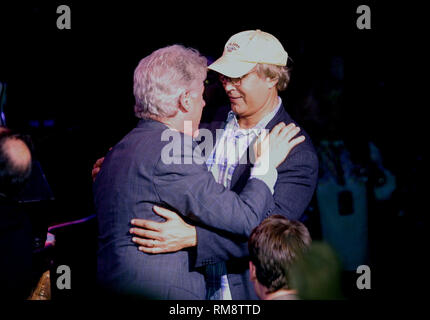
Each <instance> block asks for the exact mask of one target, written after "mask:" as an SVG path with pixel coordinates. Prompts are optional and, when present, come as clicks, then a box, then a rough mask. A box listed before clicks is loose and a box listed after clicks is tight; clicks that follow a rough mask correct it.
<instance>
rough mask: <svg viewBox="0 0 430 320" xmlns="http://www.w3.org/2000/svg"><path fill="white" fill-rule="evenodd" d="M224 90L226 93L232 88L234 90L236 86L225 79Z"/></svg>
mask: <svg viewBox="0 0 430 320" xmlns="http://www.w3.org/2000/svg"><path fill="white" fill-rule="evenodd" d="M224 90H225V92H227V93H228V92H230V91H232V90H236V87H235V86H234V85H233V84H232V83H231V82H230V81H227V82H226V83H224Z"/></svg>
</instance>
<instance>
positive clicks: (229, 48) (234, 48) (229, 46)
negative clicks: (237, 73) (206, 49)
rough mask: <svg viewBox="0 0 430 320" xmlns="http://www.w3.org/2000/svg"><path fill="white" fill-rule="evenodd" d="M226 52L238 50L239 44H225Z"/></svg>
mask: <svg viewBox="0 0 430 320" xmlns="http://www.w3.org/2000/svg"><path fill="white" fill-rule="evenodd" d="M226 49H227V52H232V51H233V50H238V49H240V46H239V45H238V44H237V43H236V42H230V43H229V44H228V45H227V46H226Z"/></svg>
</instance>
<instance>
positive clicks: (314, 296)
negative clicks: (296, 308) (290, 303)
mask: <svg viewBox="0 0 430 320" xmlns="http://www.w3.org/2000/svg"><path fill="white" fill-rule="evenodd" d="M341 271H342V268H341V263H340V260H339V258H338V257H337V255H336V253H335V252H334V250H333V249H332V248H331V247H330V245H328V244H326V243H323V242H313V243H312V244H311V246H310V247H309V248H308V250H306V252H305V253H304V254H303V255H302V256H301V257H299V258H298V259H297V260H296V261H295V263H294V264H292V265H291V267H290V268H289V269H288V277H289V280H290V283H291V286H292V287H293V288H295V289H296V290H297V295H298V297H299V299H302V300H339V299H343V295H342V286H341Z"/></svg>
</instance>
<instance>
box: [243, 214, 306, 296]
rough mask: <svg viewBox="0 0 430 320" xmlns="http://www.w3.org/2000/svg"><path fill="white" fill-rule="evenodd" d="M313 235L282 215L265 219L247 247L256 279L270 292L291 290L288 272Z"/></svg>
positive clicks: (253, 232) (252, 234) (297, 222)
mask: <svg viewBox="0 0 430 320" xmlns="http://www.w3.org/2000/svg"><path fill="white" fill-rule="evenodd" d="M311 241H312V240H311V236H310V234H309V231H308V229H307V228H306V227H305V226H304V225H303V224H302V223H301V222H299V221H291V220H288V219H287V218H285V217H284V216H281V215H273V216H270V217H269V218H267V219H265V220H264V221H263V222H262V223H261V224H260V225H259V226H257V227H256V228H255V229H254V230H253V231H252V233H251V236H250V238H249V242H248V247H249V254H250V259H251V262H252V263H253V264H254V265H255V269H256V276H257V280H258V281H259V282H260V283H261V284H262V285H264V286H265V287H266V288H268V292H269V293H271V292H275V291H277V290H279V289H291V288H290V284H289V279H288V269H289V267H290V266H291V265H292V263H293V262H294V261H295V260H296V259H297V258H298V257H299V256H300V255H301V254H303V252H304V251H305V249H306V248H307V247H309V245H310V243H311Z"/></svg>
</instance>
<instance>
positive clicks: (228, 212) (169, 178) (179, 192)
mask: <svg viewBox="0 0 430 320" xmlns="http://www.w3.org/2000/svg"><path fill="white" fill-rule="evenodd" d="M183 148H184V152H181V153H180V154H179V153H177V154H176V155H175V154H174V155H173V157H172V159H171V162H170V163H168V162H167V163H166V159H164V160H163V159H162V157H161V158H160V160H159V161H158V163H157V165H156V166H155V168H154V180H153V184H154V188H155V190H156V192H157V194H158V196H159V199H160V203H161V204H162V205H166V206H169V207H172V208H175V209H176V210H178V211H179V212H180V213H181V214H182V215H184V216H185V217H188V218H190V219H191V220H193V221H195V222H197V223H199V224H204V225H207V226H210V227H213V228H216V229H219V230H223V231H227V232H231V233H234V234H237V235H239V236H247V235H248V234H249V233H250V232H251V230H252V229H253V228H254V227H255V226H256V225H257V224H258V223H259V221H261V218H262V215H264V214H265V213H266V212H267V211H268V210H269V208H270V207H272V206H273V205H274V202H273V196H272V194H271V192H270V190H269V188H268V186H267V185H266V184H265V183H264V182H262V181H261V180H259V179H249V180H248V182H247V184H246V186H245V188H244V189H243V190H242V192H241V193H240V194H236V193H235V192H233V191H230V190H229V189H227V188H225V187H224V186H223V185H221V184H218V183H217V182H216V181H215V179H214V177H213V176H212V174H211V173H210V172H208V170H207V167H206V166H205V164H204V160H201V159H199V158H198V155H196V154H193V149H192V147H191V146H190V145H187V144H186V143H185V146H183ZM173 153H175V151H173Z"/></svg>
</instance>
